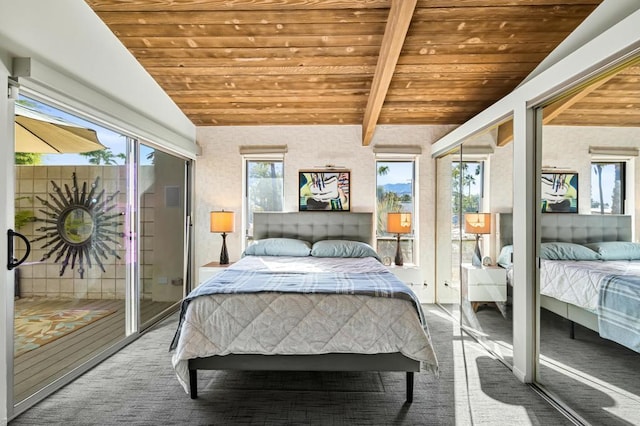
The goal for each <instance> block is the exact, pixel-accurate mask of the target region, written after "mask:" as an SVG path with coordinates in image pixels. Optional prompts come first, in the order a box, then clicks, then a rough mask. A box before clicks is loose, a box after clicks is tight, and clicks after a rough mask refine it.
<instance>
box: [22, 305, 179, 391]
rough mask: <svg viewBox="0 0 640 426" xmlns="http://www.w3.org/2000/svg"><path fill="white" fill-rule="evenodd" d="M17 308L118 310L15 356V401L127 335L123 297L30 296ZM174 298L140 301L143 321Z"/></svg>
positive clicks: (157, 312)
mask: <svg viewBox="0 0 640 426" xmlns="http://www.w3.org/2000/svg"><path fill="white" fill-rule="evenodd" d="M15 303H16V308H18V307H20V308H29V309H37V308H41V309H42V310H43V311H51V310H64V309H69V308H74V309H108V310H115V312H114V313H113V314H110V315H107V316H106V317H104V318H101V319H99V320H97V321H95V322H93V323H90V324H88V325H85V326H84V327H81V328H79V329H77V330H75V331H73V332H71V333H69V334H67V335H65V336H62V337H60V338H58V339H57V340H54V341H52V342H50V343H47V344H46V345H43V346H41V347H39V348H37V349H34V350H31V351H29V352H25V353H23V354H21V355H19V356H17V357H16V358H14V379H13V380H14V388H13V389H14V402H16V403H17V402H20V401H23V400H24V399H26V398H27V397H29V396H30V395H32V394H34V393H35V392H36V391H38V390H40V389H41V388H43V387H44V386H46V385H48V384H50V383H52V382H53V381H55V380H57V379H59V378H60V377H62V376H64V375H65V374H67V373H69V372H70V371H72V370H73V369H75V368H77V367H78V366H79V365H81V364H82V363H84V362H86V361H88V360H89V359H91V358H93V357H94V356H95V355H97V354H98V353H100V352H102V351H103V350H105V349H107V348H109V347H110V346H112V345H114V344H116V343H117V342H118V341H120V340H121V339H123V338H124V337H125V301H124V300H59V299H54V300H52V299H47V298H27V299H18V300H16V301H15ZM174 304H175V303H173V302H152V301H148V300H143V301H141V305H140V306H141V318H142V323H143V324H145V323H146V322H148V321H150V320H152V319H153V318H154V317H156V316H157V315H159V314H161V313H162V312H163V311H165V310H166V309H168V308H169V307H171V306H172V305H174Z"/></svg>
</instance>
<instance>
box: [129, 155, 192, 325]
mask: <svg viewBox="0 0 640 426" xmlns="http://www.w3.org/2000/svg"><path fill="white" fill-rule="evenodd" d="M186 171H187V161H185V160H184V159H181V158H178V157H175V156H173V155H171V154H167V153H165V152H162V151H160V150H158V149H155V148H152V147H150V146H147V145H144V144H141V145H140V160H139V168H138V205H139V209H140V210H139V211H140V215H139V227H140V268H139V271H140V281H139V282H140V292H139V297H140V323H141V325H142V326H143V327H144V326H146V325H149V324H150V323H152V322H153V319H154V318H156V317H157V316H158V315H162V314H163V312H165V311H166V310H167V309H168V308H170V307H172V306H174V305H175V304H176V303H178V302H179V301H180V300H181V299H182V296H183V293H184V288H185V282H186V276H185V273H186V268H185V266H186V264H187V257H186V256H185V253H186V250H185V249H184V248H185V246H186V230H187V228H186V226H185V223H186V222H185V221H186V200H187V198H186V195H187V191H186V188H187V186H186V177H185V176H186Z"/></svg>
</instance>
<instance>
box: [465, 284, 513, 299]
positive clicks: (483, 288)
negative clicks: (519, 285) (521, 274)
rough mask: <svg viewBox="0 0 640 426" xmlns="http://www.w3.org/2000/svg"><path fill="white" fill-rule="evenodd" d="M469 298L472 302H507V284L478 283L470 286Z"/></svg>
mask: <svg viewBox="0 0 640 426" xmlns="http://www.w3.org/2000/svg"><path fill="white" fill-rule="evenodd" d="M468 291H469V295H468V297H469V300H470V301H472V302H489V301H491V302H505V301H506V300H507V286H506V285H502V284H476V285H470V286H469V288H468Z"/></svg>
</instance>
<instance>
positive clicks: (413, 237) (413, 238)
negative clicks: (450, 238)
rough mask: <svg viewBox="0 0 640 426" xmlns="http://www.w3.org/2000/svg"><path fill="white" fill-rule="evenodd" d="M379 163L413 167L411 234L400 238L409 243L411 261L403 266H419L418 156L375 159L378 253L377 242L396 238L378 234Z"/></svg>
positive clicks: (388, 156) (378, 156) (384, 155)
mask: <svg viewBox="0 0 640 426" xmlns="http://www.w3.org/2000/svg"><path fill="white" fill-rule="evenodd" d="M380 163H412V165H413V175H412V194H411V195H412V205H413V208H412V211H411V218H412V219H411V222H412V224H411V227H412V232H411V233H410V234H405V235H403V236H402V240H403V241H409V242H410V247H411V253H412V256H411V258H412V261H411V262H405V263H404V265H405V266H411V267H417V266H419V265H420V253H419V247H420V241H419V237H418V236H419V235H420V233H419V225H420V219H419V212H420V202H419V197H418V194H419V193H420V191H419V176H420V173H419V161H418V155H415V154H389V153H385V154H377V155H376V158H375V178H376V185H375V191H376V193H375V195H374V199H375V208H374V215H375V216H374V219H375V249H376V251H378V247H379V241H389V240H395V239H396V237H395V236H393V235H388V234H387V232H384V231H383V232H378V220H377V219H378V177H379V175H378V168H379V164H380Z"/></svg>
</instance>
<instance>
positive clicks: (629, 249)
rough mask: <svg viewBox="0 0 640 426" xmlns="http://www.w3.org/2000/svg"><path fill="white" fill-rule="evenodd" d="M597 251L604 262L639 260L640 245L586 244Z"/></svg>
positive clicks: (619, 242) (629, 242) (623, 243)
mask: <svg viewBox="0 0 640 426" xmlns="http://www.w3.org/2000/svg"><path fill="white" fill-rule="evenodd" d="M585 246H587V247H589V248H590V249H592V250H594V251H596V252H597V253H598V254H599V255H600V258H601V259H602V260H639V259H640V243H633V242H631V241H604V242H600V243H591V244H585Z"/></svg>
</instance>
